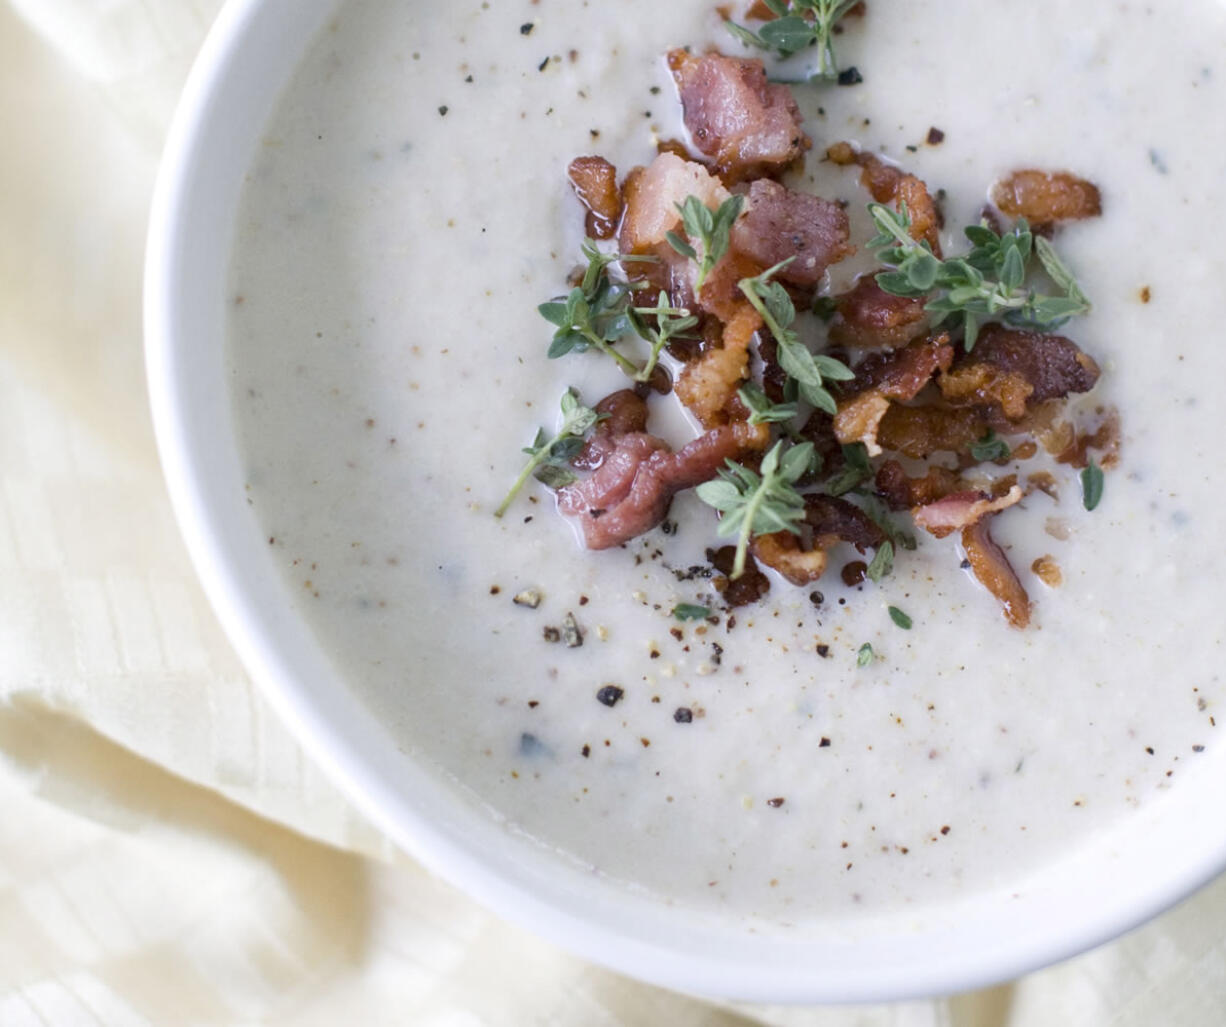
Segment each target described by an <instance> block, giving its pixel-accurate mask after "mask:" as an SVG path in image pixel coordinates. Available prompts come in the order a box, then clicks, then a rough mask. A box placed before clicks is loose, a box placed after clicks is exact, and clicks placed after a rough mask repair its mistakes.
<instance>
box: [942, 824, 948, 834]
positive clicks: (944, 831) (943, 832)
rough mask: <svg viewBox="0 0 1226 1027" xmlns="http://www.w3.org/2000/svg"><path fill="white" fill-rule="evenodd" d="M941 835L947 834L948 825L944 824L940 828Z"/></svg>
mask: <svg viewBox="0 0 1226 1027" xmlns="http://www.w3.org/2000/svg"><path fill="white" fill-rule="evenodd" d="M941 834H949V825H948V824H946V825H945V826H944V827H942V828H941Z"/></svg>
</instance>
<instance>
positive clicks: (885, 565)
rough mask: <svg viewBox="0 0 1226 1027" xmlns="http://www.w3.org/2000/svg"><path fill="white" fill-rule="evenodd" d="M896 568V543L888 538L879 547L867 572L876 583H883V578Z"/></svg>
mask: <svg viewBox="0 0 1226 1027" xmlns="http://www.w3.org/2000/svg"><path fill="white" fill-rule="evenodd" d="M893 569H894V543H893V542H891V541H889V540H888V539H887V540H886V541H885V542H882V543H881V545H879V546H878V547H877V552H875V553H874V554H873V560H872V562H871V563H870V564H869V565H868V570H867V571H865V574H867V575H868V578H869V580H870V581H872V582H873V584H875V585H880V584H881V579H882V578H884V577H885V576H886V575H887V574H889V573H890V571H892V570H893Z"/></svg>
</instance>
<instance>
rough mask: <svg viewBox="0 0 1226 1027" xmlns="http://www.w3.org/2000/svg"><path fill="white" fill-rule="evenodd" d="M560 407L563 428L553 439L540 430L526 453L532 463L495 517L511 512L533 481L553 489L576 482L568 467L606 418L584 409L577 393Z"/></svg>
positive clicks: (565, 397) (566, 395) (568, 394)
mask: <svg viewBox="0 0 1226 1027" xmlns="http://www.w3.org/2000/svg"><path fill="white" fill-rule="evenodd" d="M559 405H560V407H561V409H562V426H561V427H560V428H559V429H558V432H557V434H556V435H554V436H552V437H550V436H549V435H547V434H546V433H545V431H544V429H539V430H538V431H537V433H536V438H535V439H533V441H532V445H531V446H526V447H524V452H525V453H527V454H528V456H529V460H528V463H527V465H526V466H525V467H524V469H523V470H522V471H520V473H519V477H518V478H516V479H515V482H514V483H513V484H512V485H511V490H510V491H509V492H508V493H507V494H506V497H505V498H504V499H503V501H502V504H501V505H500V506H499V507H498V509H497V510H495V511H494V516H495V517H501V516H502V515H503V514H505V513H506V512H507V510H508V509H509V507H510V506H511V503H512V502H514V500H515V497H516V496H517V495H519V491H520V489H522V488H523V487H524V485H525V484H526V483H527V481H528V479H529V478H530V477H533V476H535V477H536V478H537V479H538V480H539V481H541V482H543V483H544V484H546V485H548V486H549V487H550V488H561V487H563V486H564V485H569V484H570V483H571V482H572V481H574V480H575V476H574V475H573V474H571V472H570V470H569V469H568V468H567V466H566V465H567V463H569V461H570V460H571V458H572V457H574V456H575V455H576V454H577V453H578V452H579V450H580V449H581V448H582V447H583V436H584V435H586V434H587V433H588V431H590V430H591V428H592V427H593V426H594V425H595V424H596V422H597V421H599V420H601V419H602V418H603V416H604V415H602V414H598V413H596V411H595V410H593V409H591V407H586V406H584V405H583V404H582V403H581V402H580V401H579V394H578V393H577V392H576V391H575V390H574V389H567V390H566V391H565V392H564V393H562V399H561V401H560V404H559Z"/></svg>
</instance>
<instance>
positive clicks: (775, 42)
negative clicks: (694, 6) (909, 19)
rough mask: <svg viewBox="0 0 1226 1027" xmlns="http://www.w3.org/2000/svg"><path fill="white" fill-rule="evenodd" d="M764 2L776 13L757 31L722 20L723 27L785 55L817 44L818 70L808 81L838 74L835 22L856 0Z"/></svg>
mask: <svg viewBox="0 0 1226 1027" xmlns="http://www.w3.org/2000/svg"><path fill="white" fill-rule="evenodd" d="M765 3H766V6H767V7H769V8H770V9H771V12H772V13H773V14H775V15H776V16H777V17H776V18H775V20H774V21H768V22H766V24H764V25H763V26H762V27H761V28H760V29H759V30H758V31H757V32H753V31H751V30H750V29H747V28H745V27H744V26H743V25H738V24H736V22H733V21H725V22H724V27H725V28H727V29H728V31H729V32H731V33H732V34H733V35H734V36H736V37H737V39H739V40H741V42H743V43H748V44H749V45H750V46H756V47H760V48H761V49H763V50H773V51H774V52H775V53H776V54H778V55H779V56H780V57H781V58H784V59H786V58H788V57H791V56H793V55H794V54H798V53H800V51H801V50H804V49H805V48H806V47H810V46H816V47H817V54H818V57H817V70H816V71H814V72H813V73H812V74H811V75H810V76H809V79H810V81H813V80H815V79H827V80H829V79H835V78H838V75H839V69H838V63H837V62H836V60H835V56H834V26H835V25H836V24H837V23H838V21H839V20H840V19H841V18H842V17H844V16H845V15H846V14H847V12H848V11H850V10H851V9H852V8H853V7H855V6H856V3H857V0H765Z"/></svg>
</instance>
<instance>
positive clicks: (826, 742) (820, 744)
mask: <svg viewBox="0 0 1226 1027" xmlns="http://www.w3.org/2000/svg"><path fill="white" fill-rule="evenodd" d="M817 747H818V748H819V749H829V748H830V739H829V738H827V737H826V736H825V735H823V736H822V740H821V741H820V742H818V743H817Z"/></svg>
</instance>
